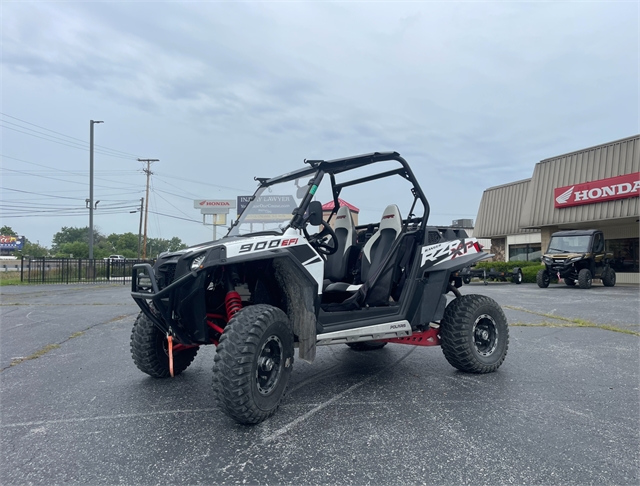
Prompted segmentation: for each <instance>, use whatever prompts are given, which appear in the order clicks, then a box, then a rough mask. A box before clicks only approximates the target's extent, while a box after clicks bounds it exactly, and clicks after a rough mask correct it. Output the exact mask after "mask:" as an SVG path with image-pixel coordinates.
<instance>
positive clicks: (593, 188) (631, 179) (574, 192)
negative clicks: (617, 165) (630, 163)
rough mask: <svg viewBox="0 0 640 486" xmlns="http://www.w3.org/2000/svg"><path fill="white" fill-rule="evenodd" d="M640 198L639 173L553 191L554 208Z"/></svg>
mask: <svg viewBox="0 0 640 486" xmlns="http://www.w3.org/2000/svg"><path fill="white" fill-rule="evenodd" d="M638 196H640V172H634V173H633V174H625V175H621V176H618V177H610V178H609V179H600V180H599V181H592V182H584V183H582V184H574V185H572V186H564V187H558V188H556V189H554V190H553V197H554V198H555V207H556V208H568V207H571V206H581V205H582V204H593V203H598V202H605V201H614V200H616V199H625V198H627V197H638Z"/></svg>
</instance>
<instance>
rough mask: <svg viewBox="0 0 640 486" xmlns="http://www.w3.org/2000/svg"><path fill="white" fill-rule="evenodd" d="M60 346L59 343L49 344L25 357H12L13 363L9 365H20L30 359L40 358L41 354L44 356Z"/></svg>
mask: <svg viewBox="0 0 640 486" xmlns="http://www.w3.org/2000/svg"><path fill="white" fill-rule="evenodd" d="M59 347H60V345H59V344H47V345H46V346H45V347H44V348H41V349H38V350H37V351H36V352H35V353H33V354H30V355H29V356H26V357H24V358H17V359H12V360H11V364H10V365H9V366H15V365H19V364H20V363H22V362H23V361H28V360H30V359H38V358H39V357H40V356H44V355H45V354H47V353H48V352H49V351H52V350H54V349H58V348H59Z"/></svg>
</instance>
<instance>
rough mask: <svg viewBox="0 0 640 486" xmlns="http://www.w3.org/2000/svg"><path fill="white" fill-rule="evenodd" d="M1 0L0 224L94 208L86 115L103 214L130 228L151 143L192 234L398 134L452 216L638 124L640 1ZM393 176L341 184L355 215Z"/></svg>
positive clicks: (159, 175) (203, 236)
mask: <svg viewBox="0 0 640 486" xmlns="http://www.w3.org/2000/svg"><path fill="white" fill-rule="evenodd" d="M0 8H1V12H0V16H1V18H2V20H1V29H2V31H1V51H2V52H1V54H2V56H1V72H0V75H1V108H0V113H1V115H0V120H1V122H2V123H0V129H1V130H2V132H1V143H0V146H1V149H0V153H1V155H2V157H1V158H0V164H1V171H0V177H1V183H0V187H1V189H0V191H1V192H0V194H1V196H0V198H1V212H0V219H1V225H9V226H11V227H12V228H13V229H14V231H16V232H17V233H18V234H20V235H24V236H26V237H27V238H28V239H29V240H30V241H32V242H39V243H40V244H41V245H45V246H50V245H51V239H52V237H53V235H54V234H55V233H56V232H58V231H60V229H61V228H62V227H63V226H72V227H84V226H88V224H89V211H88V209H86V208H85V206H86V203H85V200H86V199H87V198H88V197H89V126H90V120H100V121H104V123H102V124H97V125H94V137H95V138H94V141H95V149H94V170H95V176H94V200H96V201H97V200H99V201H100V203H98V205H97V209H96V211H95V212H94V224H95V226H96V227H97V228H98V229H99V230H100V231H101V232H102V233H103V234H106V235H108V234H111V233H124V232H132V233H137V232H138V228H139V222H140V219H139V213H132V212H131V211H135V210H136V208H138V207H139V206H140V198H141V197H144V196H145V184H146V176H145V174H144V173H143V172H142V168H143V164H142V163H140V162H138V161H137V159H138V158H155V159H159V162H156V163H154V164H152V166H151V170H152V172H153V175H152V177H151V189H150V197H149V220H148V235H149V237H159V238H167V239H169V238H171V237H174V236H178V237H180V238H181V239H182V241H184V242H185V243H187V244H190V245H191V244H197V243H199V242H202V241H207V240H210V239H211V237H212V227H211V226H204V225H203V224H202V217H201V215H200V212H199V211H198V210H196V209H194V206H193V200H194V199H235V198H236V197H237V196H240V195H248V194H252V193H253V192H254V190H255V188H256V184H257V183H256V182H255V181H254V179H253V177H254V176H259V177H272V176H276V175H279V174H281V173H285V172H290V171H293V170H296V169H298V168H301V167H303V160H304V159H325V160H329V159H334V158H338V157H343V156H350V155H356V154H362V153H370V152H375V151H388V150H391V151H397V152H399V153H400V154H401V155H402V156H403V157H404V158H405V159H407V161H408V162H409V164H410V165H411V167H412V169H413V171H414V173H415V175H416V177H417V178H418V180H419V182H420V185H421V187H422V189H423V191H424V192H425V194H426V196H427V198H428V200H429V204H430V206H431V216H430V223H432V224H434V225H448V224H450V223H451V221H452V220H455V219H463V218H466V219H475V218H476V215H477V211H478V206H479V204H480V199H481V197H482V193H483V191H484V190H485V189H486V188H488V187H492V186H496V185H500V184H505V183H509V182H513V181H517V180H521V179H526V178H529V177H531V175H532V173H533V169H534V166H535V164H536V163H537V162H539V161H540V160H543V159H546V158H549V157H553V156H557V155H561V154H564V153H568V152H572V151H575V150H580V149H583V148H586V147H591V146H593V145H598V144H601V143H606V142H610V141H613V140H617V139H620V138H625V137H628V136H631V135H636V134H638V133H639V132H640V130H639V126H638V125H639V118H638V115H639V111H638V110H639V98H638V92H639V85H640V83H639V74H638V73H639V55H638V54H639V52H638V50H639V32H640V30H639V25H640V16H639V4H638V2H635V1H630V2H614V1H608V2H546V1H545V2H516V1H500V2H498V1H496V2H474V1H465V2H396V1H394V2H355V1H354V2H305V1H296V2H287V1H281V2H11V1H3V2H2V4H1V6H0ZM396 189H397V190H398V191H400V190H406V187H404V186H403V187H402V189H399V188H397V187H396V186H395V185H394V184H393V183H390V184H388V185H386V186H384V187H382V188H381V189H380V190H378V191H376V192H375V193H369V194H364V195H363V199H362V200H359V201H349V202H350V203H352V204H354V205H356V206H358V207H360V208H361V213H360V223H365V222H373V221H379V219H380V216H381V212H382V209H384V207H385V206H386V205H387V204H389V203H393V202H395V201H394V198H396V197H399V196H396V195H395V192H394V191H396ZM322 202H326V201H322ZM221 232H222V230H221V229H218V234H220V233H221Z"/></svg>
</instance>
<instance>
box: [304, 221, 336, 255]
mask: <svg viewBox="0 0 640 486" xmlns="http://www.w3.org/2000/svg"><path fill="white" fill-rule="evenodd" d="M321 224H322V230H321V231H320V233H316V234H315V235H311V236H309V233H307V226H306V225H305V226H304V227H303V228H302V231H303V232H304V236H305V237H306V238H307V241H308V242H309V243H310V244H311V246H313V247H314V248H315V249H316V251H317V252H318V253H320V255H324V256H329V255H333V254H334V253H335V252H337V251H338V237H337V236H336V232H335V231H333V228H332V227H331V225H330V224H329V223H327V222H326V221H324V220H323V221H322V223H321ZM325 236H331V243H329V241H323V238H324V237H325Z"/></svg>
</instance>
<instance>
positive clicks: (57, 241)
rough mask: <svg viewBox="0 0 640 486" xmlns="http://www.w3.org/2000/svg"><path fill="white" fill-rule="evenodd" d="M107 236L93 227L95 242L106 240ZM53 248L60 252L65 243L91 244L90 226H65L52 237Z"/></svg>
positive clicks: (96, 243)
mask: <svg viewBox="0 0 640 486" xmlns="http://www.w3.org/2000/svg"><path fill="white" fill-rule="evenodd" d="M104 240H105V237H104V235H103V234H101V233H100V231H99V230H98V228H96V227H95V226H94V227H93V244H94V245H98V244H99V243H100V242H102V241H104ZM51 241H52V243H53V244H52V245H51V250H52V251H54V252H56V253H58V252H59V250H60V249H61V247H62V245H64V244H65V243H76V242H83V243H86V244H87V245H88V244H89V227H88V226H85V227H84V228H74V227H70V226H63V227H62V228H61V229H60V231H58V232H57V233H56V234H55V235H53V238H52V240H51Z"/></svg>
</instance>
